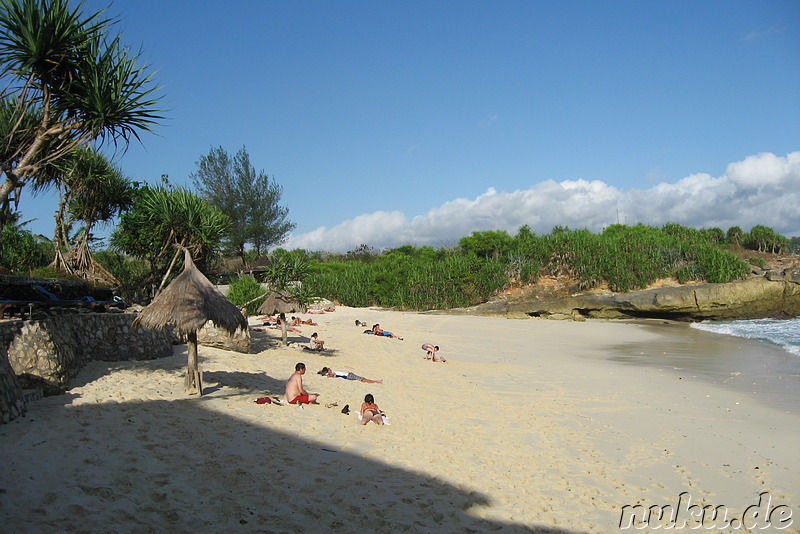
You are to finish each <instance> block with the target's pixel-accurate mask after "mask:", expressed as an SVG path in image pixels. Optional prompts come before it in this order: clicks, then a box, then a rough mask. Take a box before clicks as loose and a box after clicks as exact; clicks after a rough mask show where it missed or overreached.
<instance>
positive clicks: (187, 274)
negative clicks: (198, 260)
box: [133, 248, 247, 396]
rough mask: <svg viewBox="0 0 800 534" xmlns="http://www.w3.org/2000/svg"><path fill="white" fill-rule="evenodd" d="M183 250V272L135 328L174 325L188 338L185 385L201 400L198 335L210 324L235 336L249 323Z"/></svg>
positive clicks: (186, 251) (190, 392)
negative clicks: (207, 323) (206, 324)
mask: <svg viewBox="0 0 800 534" xmlns="http://www.w3.org/2000/svg"><path fill="white" fill-rule="evenodd" d="M183 250H184V260H183V261H184V263H183V272H182V273H181V274H179V275H178V276H176V277H175V279H174V280H173V281H172V282H171V283H170V284H169V285H168V286H167V287H166V289H164V291H162V292H161V293H159V294H158V296H156V298H154V299H153V302H151V303H150V304H149V305H148V306H147V307H146V308H145V309H144V310H142V313H141V314H139V316H138V317H137V318H136V319H135V320H134V322H133V325H134V326H135V327H139V326H144V327H148V328H164V327H166V326H167V325H172V326H173V327H174V328H175V330H176V331H177V333H178V334H180V335H186V338H187V344H188V353H189V354H188V366H187V370H186V380H185V384H184V385H185V387H186V391H187V392H188V393H189V394H195V395H201V396H202V394H203V373H202V370H201V369H200V366H199V365H198V361H197V331H198V330H200V329H201V328H202V327H203V325H204V324H205V323H206V322H208V321H211V322H213V323H214V324H215V325H216V326H217V328H220V329H222V330H225V331H227V332H228V333H229V334H233V333H235V332H236V330H238V329H245V328H247V319H245V317H244V315H242V312H241V311H239V308H237V307H236V306H234V305H233V303H231V301H229V300H228V299H227V298H225V296H224V295H223V294H222V293H220V292H219V290H217V288H216V287H214V285H213V284H212V283H211V282H210V281H209V280H208V278H206V277H205V276H204V275H203V273H201V272H200V271H199V270H198V269H197V267H196V266H195V265H194V262H193V261H192V255H191V254H190V253H189V250H188V249H185V248H184V249H183Z"/></svg>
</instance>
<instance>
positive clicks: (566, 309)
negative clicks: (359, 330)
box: [452, 266, 800, 321]
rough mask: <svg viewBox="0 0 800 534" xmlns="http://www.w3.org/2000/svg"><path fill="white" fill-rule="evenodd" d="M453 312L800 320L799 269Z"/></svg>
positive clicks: (533, 296)
mask: <svg viewBox="0 0 800 534" xmlns="http://www.w3.org/2000/svg"><path fill="white" fill-rule="evenodd" d="M452 311H453V312H455V313H469V314H478V315H506V316H531V317H542V318H546V319H575V320H583V319H587V318H593V319H630V318H641V317H652V318H661V319H671V320H677V321H701V320H705V319H758V318H763V317H775V318H786V317H796V316H800V266H793V267H789V268H784V269H774V270H770V271H767V272H764V273H760V274H758V275H753V276H751V277H749V278H747V279H746V280H738V281H735V282H730V283H726V284H687V285H677V286H669V287H660V288H655V289H647V290H643V291H632V292H629V293H610V292H605V293H603V292H587V293H578V294H566V295H561V296H553V295H542V294H541V293H531V292H528V293H524V292H523V293H522V294H521V295H518V296H508V297H505V298H500V299H497V300H494V301H491V302H487V303H485V304H481V305H479V306H475V307H473V308H464V309H460V310H452Z"/></svg>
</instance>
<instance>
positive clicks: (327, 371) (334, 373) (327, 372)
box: [317, 367, 383, 384]
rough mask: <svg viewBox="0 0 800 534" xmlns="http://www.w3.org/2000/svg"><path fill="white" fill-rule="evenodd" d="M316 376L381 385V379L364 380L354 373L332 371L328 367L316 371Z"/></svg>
mask: <svg viewBox="0 0 800 534" xmlns="http://www.w3.org/2000/svg"><path fill="white" fill-rule="evenodd" d="M317 374H318V375H322V376H327V377H328V378H344V379H345V380H358V381H359V382H364V383H366V384H383V379H382V378H381V379H380V380H370V379H369V378H364V377H363V376H359V375H357V374H355V373H345V372H344V371H334V370H333V369H331V368H330V367H323V368H322V369H321V370H320V371H317Z"/></svg>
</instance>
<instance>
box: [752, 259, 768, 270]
mask: <svg viewBox="0 0 800 534" xmlns="http://www.w3.org/2000/svg"><path fill="white" fill-rule="evenodd" d="M747 262H748V263H749V264H750V265H755V266H756V267H759V268H760V269H766V268H767V267H769V265H767V261H766V260H765V259H764V258H759V257H758V256H753V257H751V258H747Z"/></svg>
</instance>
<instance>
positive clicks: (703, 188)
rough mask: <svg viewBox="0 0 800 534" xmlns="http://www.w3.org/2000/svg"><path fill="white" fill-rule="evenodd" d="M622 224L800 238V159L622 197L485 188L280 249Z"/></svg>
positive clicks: (758, 163)
mask: <svg viewBox="0 0 800 534" xmlns="http://www.w3.org/2000/svg"><path fill="white" fill-rule="evenodd" d="M617 220H619V221H620V222H622V223H625V224H636V223H639V222H641V223H644V224H648V225H653V226H660V225H662V224H664V223H667V222H675V223H679V224H683V225H686V226H692V227H696V228H711V227H720V228H722V229H723V230H727V229H728V228H729V227H731V226H740V227H741V228H742V229H743V230H745V231H748V230H749V229H750V228H751V227H752V226H753V225H756V224H764V225H766V226H769V227H772V228H773V229H775V230H776V231H777V232H780V233H783V234H785V235H789V236H794V235H800V152H793V153H791V154H788V155H787V156H785V157H780V156H776V155H775V154H771V153H762V154H756V155H753V156H749V157H747V158H745V159H744V160H742V161H737V162H734V163H731V164H730V165H728V168H727V170H726V173H725V174H724V175H723V176H720V177H714V176H711V175H709V174H692V175H690V176H687V177H685V178H682V179H681V180H678V181H677V182H675V183H672V184H670V183H663V182H662V183H659V184H657V185H655V186H653V187H651V188H649V189H642V190H638V189H634V190H630V191H622V190H620V189H618V188H616V187H614V186H612V185H609V184H606V183H605V182H602V181H599V180H593V181H587V180H575V181H572V180H565V181H563V182H555V181H553V180H548V181H545V182H541V183H538V184H535V185H534V186H532V187H531V188H529V189H525V190H519V191H514V192H512V193H507V192H504V191H497V190H495V189H494V188H492V187H490V188H489V189H488V190H487V191H486V192H485V193H484V194H482V195H480V196H478V197H477V198H475V199H465V198H457V199H454V200H451V201H449V202H446V203H444V204H442V205H441V206H439V207H435V208H433V209H431V210H430V211H429V212H428V213H426V214H424V215H420V216H417V217H414V218H413V219H411V220H409V219H408V218H407V217H406V216H405V215H404V214H403V213H401V212H399V211H393V212H384V211H377V212H374V213H369V214H365V215H360V216H358V217H356V218H354V219H350V220H347V221H344V222H342V223H340V224H338V225H336V226H334V227H333V228H330V229H328V228H325V227H321V228H318V229H316V230H314V231H312V232H308V233H305V234H300V235H293V236H291V237H290V238H289V240H288V242H287V243H285V244H284V245H283V247H284V248H287V249H294V248H304V249H308V250H325V251H330V252H344V251H347V250H352V249H354V248H355V247H357V246H359V245H361V244H368V245H370V246H372V247H376V248H384V247H389V248H391V247H398V246H402V245H406V244H411V245H414V246H423V245H431V246H434V247H438V246H442V245H449V244H454V243H456V242H457V241H458V239H459V238H461V237H463V236H467V235H469V234H470V233H472V232H475V231H483V230H506V231H508V232H509V233H512V234H513V233H515V232H516V231H517V229H518V228H519V227H520V226H522V225H523V224H527V225H529V226H530V227H531V229H532V230H533V231H534V232H537V233H539V234H543V233H549V232H550V230H551V229H552V228H553V226H556V225H560V226H568V227H570V228H588V229H589V230H591V231H599V230H601V229H602V228H604V227H605V226H608V225H609V224H613V223H616V222H617Z"/></svg>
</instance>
